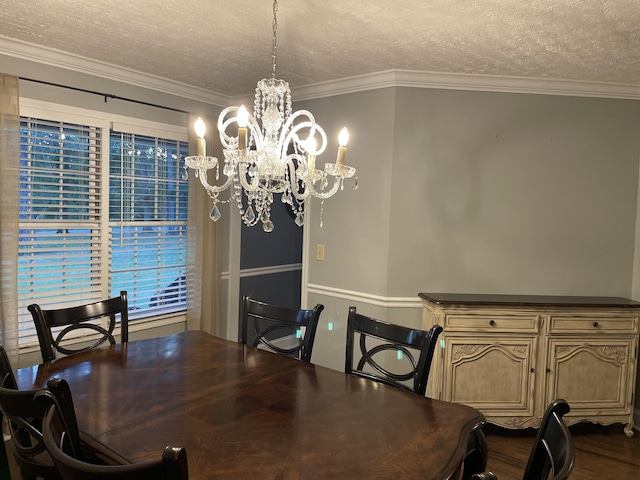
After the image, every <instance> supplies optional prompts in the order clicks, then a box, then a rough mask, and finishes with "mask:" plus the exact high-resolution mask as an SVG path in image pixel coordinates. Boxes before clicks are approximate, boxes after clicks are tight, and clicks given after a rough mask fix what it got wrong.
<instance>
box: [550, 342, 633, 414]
mask: <svg viewBox="0 0 640 480" xmlns="http://www.w3.org/2000/svg"><path fill="white" fill-rule="evenodd" d="M634 348H635V339H634V338H633V337H628V338H619V339H611V338H608V339H603V338H601V337H580V338H565V339H556V338H551V339H549V348H548V351H547V352H548V353H547V355H548V361H547V365H548V367H549V368H548V369H547V372H546V375H547V378H546V392H547V394H546V399H547V403H549V402H551V401H552V400H553V399H555V398H564V399H565V400H566V401H567V402H569V405H571V413H570V415H571V416H576V415H590V416H594V415H598V414H601V413H603V410H604V409H606V414H607V415H615V414H629V413H631V394H632V383H633V378H634V377H633V374H634V372H635V369H634V364H633V363H632V359H633V358H635V351H634ZM633 362H635V360H633Z"/></svg>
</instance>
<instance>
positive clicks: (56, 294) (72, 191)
mask: <svg viewBox="0 0 640 480" xmlns="http://www.w3.org/2000/svg"><path fill="white" fill-rule="evenodd" d="M101 168H102V144H101V131H100V129H99V128H95V127H90V126H83V125H74V124H69V123H63V122H53V121H44V120H37V119H34V118H24V117H23V118H22V119H21V155H20V220H19V221H20V224H19V245H18V296H19V299H20V305H19V328H20V344H21V345H28V344H33V343H37V337H36V333H35V328H34V325H33V320H32V318H31V314H30V313H29V312H28V310H27V308H26V307H27V305H29V304H31V303H38V304H40V305H42V306H43V308H59V307H62V306H65V305H72V304H78V303H89V302H92V301H96V300H99V299H100V297H101V270H102V260H103V259H102V258H101V253H100V252H101V243H100V242H101V238H102V232H101V226H100V215H101V193H102V192H101V185H100V170H101Z"/></svg>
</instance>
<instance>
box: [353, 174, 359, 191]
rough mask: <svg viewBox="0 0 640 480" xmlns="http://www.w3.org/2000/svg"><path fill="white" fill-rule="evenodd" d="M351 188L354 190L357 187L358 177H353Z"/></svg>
mask: <svg viewBox="0 0 640 480" xmlns="http://www.w3.org/2000/svg"><path fill="white" fill-rule="evenodd" d="M353 189H354V190H357V189H358V177H354V178H353Z"/></svg>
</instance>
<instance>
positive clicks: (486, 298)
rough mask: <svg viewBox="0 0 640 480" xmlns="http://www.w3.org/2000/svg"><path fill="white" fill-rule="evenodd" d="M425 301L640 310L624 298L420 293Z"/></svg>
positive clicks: (437, 303)
mask: <svg viewBox="0 0 640 480" xmlns="http://www.w3.org/2000/svg"><path fill="white" fill-rule="evenodd" d="M418 296H419V297H420V298H422V299H423V300H426V301H428V302H431V303H434V304H436V305H440V306H455V305H458V306H460V305H462V306H464V305H469V306H471V305H496V306H530V307H625V308H640V302H636V301H635V300H630V299H628V298H624V297H590V296H584V297H581V296H566V295H496V294H483V293H419V294H418Z"/></svg>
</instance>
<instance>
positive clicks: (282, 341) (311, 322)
mask: <svg viewBox="0 0 640 480" xmlns="http://www.w3.org/2000/svg"><path fill="white" fill-rule="evenodd" d="M322 310H324V305H321V304H318V305H316V306H315V307H313V308H312V309H311V310H302V309H292V308H287V307H281V306H277V305H271V304H268V303H264V302H259V301H257V300H253V299H252V298H251V296H250V295H246V296H245V297H244V298H243V300H242V321H241V328H240V343H242V344H243V345H248V344H250V345H251V346H253V347H257V346H258V345H261V346H264V347H266V348H267V349H268V350H271V351H272V352H275V353H281V354H283V355H287V356H290V357H295V358H298V359H299V360H302V361H303V362H307V363H311V353H312V351H313V342H314V340H315V336H316V330H317V328H318V321H319V319H320V314H321V313H322ZM250 324H251V325H252V327H253V328H251V329H250V328H249V325H250ZM250 330H251V335H252V338H249V331H250ZM254 334H255V337H253V335H254Z"/></svg>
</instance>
